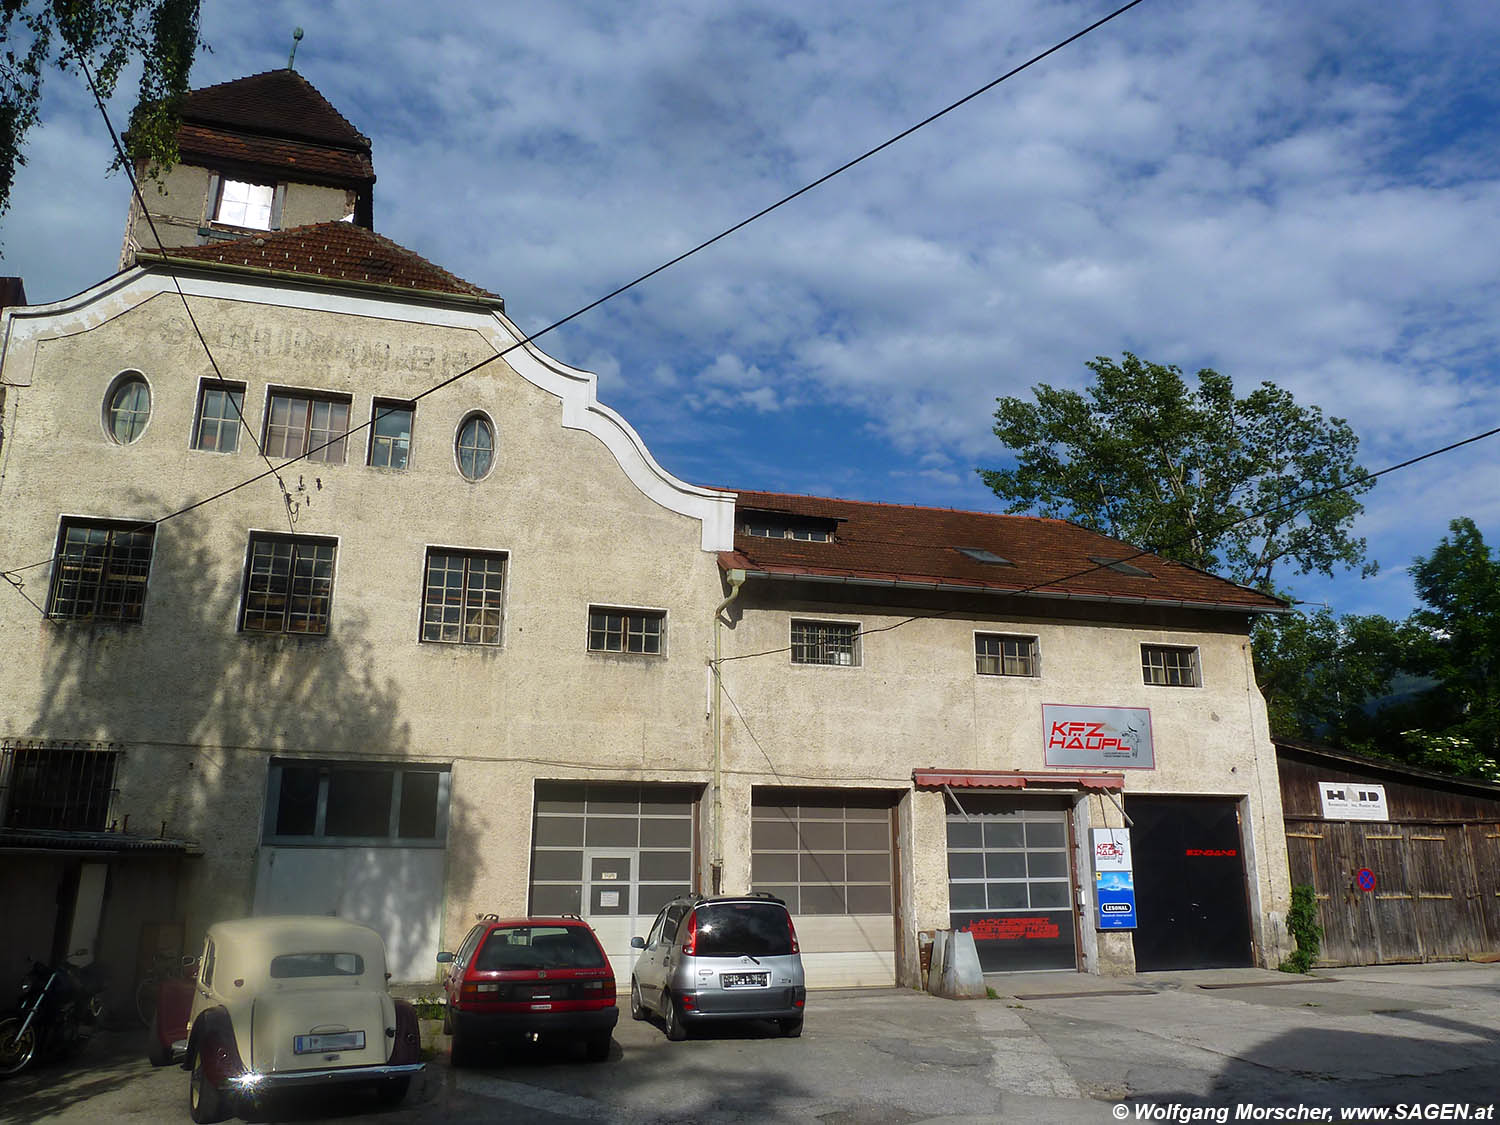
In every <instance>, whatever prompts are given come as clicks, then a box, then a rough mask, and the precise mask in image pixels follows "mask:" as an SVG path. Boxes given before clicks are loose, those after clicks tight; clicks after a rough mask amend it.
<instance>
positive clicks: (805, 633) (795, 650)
mask: <svg viewBox="0 0 1500 1125" xmlns="http://www.w3.org/2000/svg"><path fill="white" fill-rule="evenodd" d="M792 663H793V664H837V665H842V666H844V667H852V666H854V665H856V664H858V663H859V624H858V623H857V622H854V621H793V622H792Z"/></svg>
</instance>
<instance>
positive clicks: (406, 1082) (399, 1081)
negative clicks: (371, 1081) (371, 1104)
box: [375, 1078, 411, 1106]
mask: <svg viewBox="0 0 1500 1125" xmlns="http://www.w3.org/2000/svg"><path fill="white" fill-rule="evenodd" d="M410 1088H411V1079H410V1078H392V1079H389V1080H388V1081H385V1082H382V1083H381V1084H380V1085H378V1086H376V1087H375V1097H376V1098H378V1099H379V1100H380V1104H381V1105H383V1106H393V1105H400V1104H401V1102H402V1101H403V1100H404V1099H405V1097H406V1091H407V1090H409V1089H410Z"/></svg>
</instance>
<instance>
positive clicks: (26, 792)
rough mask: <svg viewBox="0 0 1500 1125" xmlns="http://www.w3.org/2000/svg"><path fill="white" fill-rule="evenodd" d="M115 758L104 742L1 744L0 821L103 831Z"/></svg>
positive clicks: (23, 825)
mask: <svg viewBox="0 0 1500 1125" xmlns="http://www.w3.org/2000/svg"><path fill="white" fill-rule="evenodd" d="M119 757H120V753H119V751H118V750H117V749H115V748H114V747H111V746H110V745H109V744H107V743H94V742H32V741H20V740H15V739H6V740H5V741H4V742H0V825H3V826H4V827H6V828H53V829H72V830H74V831H96V832H98V831H103V830H105V829H107V828H108V827H109V806H110V801H111V800H112V799H113V797H114V793H115V766H116V764H117V763H118V761H119Z"/></svg>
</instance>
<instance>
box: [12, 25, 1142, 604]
mask: <svg viewBox="0 0 1500 1125" xmlns="http://www.w3.org/2000/svg"><path fill="white" fill-rule="evenodd" d="M1142 2H1143V0H1130V2H1129V3H1127V4H1124V5H1122V6H1121V7H1119V8H1116V9H1115V10H1114V11H1112V12H1110V13H1109V14H1108V15H1106V16H1104V17H1103V18H1101V19H1098V20H1095V21H1094V22H1093V23H1091V24H1089V25H1088V26H1087V27H1085V28H1083V29H1082V30H1081V31H1076V32H1074V33H1073V34H1072V35H1070V36H1068V37H1067V38H1066V39H1063V40H1060V41H1059V42H1057V43H1054V44H1053V45H1052V46H1051V47H1048V48H1047V49H1046V50H1045V51H1042V52H1040V53H1038V54H1036V55H1033V56H1032V57H1031V58H1029V59H1027V60H1026V61H1025V62H1023V63H1021V64H1020V65H1019V66H1016V67H1013V68H1011V69H1010V70H1008V71H1006V72H1005V73H1004V74H1002V75H1000V76H999V77H998V78H995V79H992V80H991V81H989V82H986V83H985V84H984V85H983V86H980V87H979V88H978V89H976V90H973V91H971V92H970V93H968V94H965V95H964V96H963V97H961V98H959V99H958V100H957V101H955V102H951V103H950V104H948V105H946V106H944V107H943V108H942V109H940V110H938V111H937V112H936V113H932V114H929V115H928V116H927V117H924V118H923V119H922V120H921V121H918V122H917V123H916V124H915V125H912V126H909V127H908V128H906V129H903V130H902V131H901V132H899V133H897V134H896V135H895V136H893V137H890V138H889V139H887V140H885V141H882V142H881V143H880V144H878V145H876V146H875V147H874V148H871V149H868V150H866V151H865V152H863V153H861V154H860V155H859V156H856V157H854V158H853V159H852V160H848V161H845V162H844V163H843V164H840V165H839V166H838V167H837V168H835V169H833V170H832V171H831V172H827V173H825V174H824V175H822V176H819V177H818V178H817V179H816V180H813V181H812V182H811V183H808V184H804V185H803V186H802V187H800V188H798V189H797V190H796V191H793V192H791V193H790V194H788V195H785V196H782V197H781V198H780V199H778V200H777V201H776V202H774V203H772V204H770V205H769V206H767V207H763V208H761V209H760V210H759V211H757V212H755V213H754V214H753V215H751V216H750V217H749V218H746V219H742V220H740V221H739V222H737V223H735V224H734V225H733V226H730V227H727V228H725V229H724V230H722V231H720V232H719V233H718V234H716V235H714V236H713V237H711V238H707V239H704V240H703V241H702V242H700V243H698V244H697V245H696V246H694V247H692V248H691V249H689V250H685V251H683V252H682V253H681V254H678V255H677V256H676V257H675V258H671V259H669V260H668V261H666V262H663V263H662V264H661V265H659V266H657V267H656V268H654V269H651V270H648V271H647V272H645V273H643V274H641V275H640V276H639V277H637V278H635V279H634V280H633V281H628V282H626V283H625V284H624V285H621V286H619V287H618V288H616V289H612V290H610V292H608V293H606V294H604V296H602V297H599V298H597V299H596V300H593V301H590V302H589V303H588V304H586V305H584V306H583V307H581V308H579V309H575V310H574V311H573V312H571V313H569V314H568V315H567V316H565V317H562V318H561V319H559V320H555V321H553V322H552V323H551V324H549V325H547V326H546V327H545V328H542V329H540V330H539V331H536V332H533V333H531V334H529V335H526V336H523V337H522V338H521V339H520V340H517V341H516V342H515V343H514V344H511V345H509V346H508V347H506V348H505V349H503V350H502V351H498V352H496V353H495V354H494V355H492V356H490V357H489V358H487V359H483V360H480V361H479V362H478V363H476V364H473V365H472V366H470V367H467V368H465V369H464V370H462V371H459V372H457V373H456V374H454V375H451V376H449V377H448V378H446V379H443V380H441V381H440V382H438V383H436V384H434V385H433V386H431V387H429V388H427V389H426V390H425V391H422V392H421V393H420V394H418V395H416V396H415V397H414V398H413V399H412V400H411V401H413V402H415V401H418V400H420V399H423V398H426V397H427V396H428V395H430V394H433V393H435V392H437V391H440V390H442V389H443V388H444V387H448V386H451V385H452V384H454V383H456V382H458V381H459V380H460V379H462V378H465V377H466V376H468V375H471V374H473V373H474V372H475V371H477V370H479V369H480V368H481V367H484V366H485V365H487V364H490V363H493V362H494V361H495V360H497V359H501V358H503V357H505V356H507V355H509V354H510V353H511V352H513V351H515V350H516V349H517V348H520V347H524V346H525V345H527V344H530V343H531V342H532V341H534V340H538V339H540V338H541V337H543V336H545V335H547V334H548V333H549V332H553V331H555V330H556V329H558V328H561V327H562V326H563V325H565V324H567V323H569V322H570V321H573V320H576V319H577V318H578V317H580V316H583V315H584V314H585V313H587V312H591V311H593V310H594V309H596V308H598V307H599V306H600V305H602V304H604V303H605V302H606V301H611V300H613V299H614V298H616V297H618V296H620V295H621V294H623V293H625V292H627V291H629V290H631V289H634V288H635V287H636V286H637V285H641V284H643V283H644V282H646V281H649V280H650V279H651V278H653V277H655V276H656V275H657V274H659V273H661V272H662V271H664V270H667V269H670V268H672V267H673V266H675V265H677V264H679V263H681V262H683V261H685V260H686V259H688V258H690V257H692V256H693V255H694V254H697V253H698V252H699V251H702V250H706V249H708V247H710V246H712V245H713V244H714V243H716V242H719V241H721V240H722V239H725V238H728V237H729V236H730V235H732V234H734V233H735V232H737V231H740V230H743V229H744V228H745V227H747V226H749V225H750V224H751V223H753V222H755V221H756V220H758V219H762V218H764V217H765V216H766V215H769V214H770V213H771V212H772V211H775V210H777V209H778V208H781V207H784V206H785V205H786V204H788V203H790V202H792V201H793V200H794V199H797V198H799V197H801V196H803V195H806V194H807V193H808V192H810V191H812V190H813V189H814V188H817V187H820V186H821V185H823V184H825V183H827V182H828V181H829V180H831V179H833V178H834V177H835V176H838V175H841V174H842V173H844V172H847V171H848V170H849V169H850V168H853V167H854V166H855V165H856V164H860V163H862V162H864V161H865V160H868V159H869V158H870V157H872V156H874V155H876V154H877V153H879V152H883V151H884V150H885V149H887V148H890V147H891V146H892V145H894V144H895V143H897V142H898V141H901V140H904V139H905V138H907V137H909V136H911V135H912V134H913V133H915V132H916V131H917V130H919V129H922V128H925V127H926V126H928V125H930V124H932V123H933V122H934V121H936V120H938V119H939V118H941V117H945V116H946V115H948V114H949V113H952V112H953V111H954V110H956V109H958V108H959V107H960V106H963V105H966V104H967V103H969V102H971V101H973V100H974V99H975V98H977V97H979V96H981V95H982V94H986V93H988V92H989V91H990V90H993V89H994V88H995V87H996V86H999V85H1000V84H1001V83H1002V82H1005V81H1006V80H1008V79H1010V78H1013V77H1015V76H1016V75H1017V74H1020V73H1021V72H1022V71H1023V70H1026V69H1028V68H1030V67H1032V66H1034V65H1036V64H1037V63H1039V62H1041V61H1042V60H1043V59H1045V58H1047V57H1048V56H1049V55H1053V54H1055V53H1057V52H1058V51H1060V50H1062V49H1063V48H1064V47H1067V46H1068V45H1070V44H1072V43H1075V42H1077V41H1078V40H1079V39H1082V38H1083V37H1084V36H1085V35H1088V34H1089V33H1090V32H1092V31H1095V30H1097V29H1099V28H1101V27H1103V26H1104V25H1105V24H1107V23H1109V22H1110V21H1111V20H1113V19H1116V18H1117V17H1119V16H1122V15H1124V14H1125V13H1126V12H1128V11H1130V9H1131V8H1134V7H1135V6H1136V5H1138V4H1140V3H1142ZM92 85H93V83H92V81H90V86H91V87H92ZM95 100H96V101H98V95H97V93H96V94H95ZM100 112H101V113H103V112H104V107H103V104H102V102H101V103H100ZM105 124H106V125H108V124H109V116H108V114H107V113H105ZM110 135H111V137H114V136H115V133H114V128H113V127H112V126H111V127H110ZM115 144H116V151H117V152H118V151H120V148H119V141H118V139H116V141H115ZM122 163H123V157H122ZM131 186H132V187H133V188H134V187H135V179H134V177H133V176H132V177H131ZM136 198H137V199H138V200H139V199H140V191H139V189H138V188H137V189H136ZM141 210H142V212H143V213H145V212H146V207H145V203H144V202H142V203H141ZM148 221H149V214H148ZM155 233H156V231H155V227H154V226H153V227H152V234H153V235H155ZM157 246H158V247H159V250H158V253H159V254H160V256H161V258H162V260H163V261H164V262H165V261H166V260H167V259H168V255H167V253H166V250H165V248H162V247H161V238H160V237H159V236H158V237H157ZM173 283H174V284H176V285H177V286H178V292H179V293H181V292H182V289H181V285H180V283H178V282H177V278H176V275H175V274H174V275H173ZM183 307H184V308H186V307H187V298H186V297H185V296H184V297H183ZM188 315H189V317H190V318H191V316H192V314H191V312H189V314H188ZM196 328H197V323H196V321H195V322H194V329H195V330H196ZM199 339H200V340H201V339H202V335H201V333H200V335H199ZM203 347H204V350H205V351H208V344H207V341H204V343H203ZM209 361H210V362H211V363H212V362H213V357H212V355H211V354H210V356H209ZM214 369H215V371H217V370H218V368H217V366H215V368H214ZM236 410H238V407H236ZM240 420H241V422H244V416H243V414H241V416H240ZM373 423H374V419H373V418H372V419H371V420H370V421H369V422H364V423H361V424H360V425H358V426H355V427H354V428H353V429H350V430H346V431H344V432H343V433H342V434H341V435H339V436H338V437H335V438H331V439H330V440H328V441H326V442H324V443H323V444H322V445H318V446H313V447H312V448H310V449H307V450H304V451H303V452H302V453H301V454H299V455H298V456H296V457H293V458H290V459H289V460H286V461H283V462H282V463H281V464H280V465H279V466H278V465H272V464H271V463H270V460H269V459H267V461H266V464H267V470H266V472H264V473H258V474H256V475H255V476H252V477H248V478H246V479H245V480H242V481H240V482H239V483H238V484H235V485H231V486H230V487H228V488H225V489H222V490H220V491H219V492H216V493H214V494H213V495H212V496H208V497H205V498H203V499H201V500H197V501H194V502H193V503H191V504H187V505H184V506H183V507H181V508H178V509H177V510H176V511H172V512H168V513H167V514H166V515H164V516H162V517H160V518H159V519H157V520H154V521H151V523H148V524H142V525H141V527H142V528H145V527H154V526H156V525H158V524H162V523H165V522H167V521H168V520H171V519H176V518H177V517H178V516H183V515H187V514H188V513H189V512H192V511H195V510H196V509H198V508H201V507H203V506H204V505H206V504H212V503H214V502H216V501H218V500H221V499H223V498H224V497H226V496H228V495H230V494H231V493H234V492H237V491H238V490H239V489H241V488H246V487H248V486H249V485H252V484H255V483H256V482H257V481H261V480H264V479H265V478H266V477H268V476H275V477H276V479H277V482H278V483H280V484H281V489H282V494H283V495H284V496H285V495H287V493H286V485H285V483H283V482H282V481H281V477H280V475H279V472H280V470H281V469H285V468H287V467H288V466H290V465H293V464H295V463H296V462H298V461H301V460H305V459H306V458H308V457H310V456H311V455H312V454H314V453H317V452H319V451H321V450H323V449H326V448H327V447H328V446H330V445H335V444H337V443H338V442H341V441H345V440H346V439H348V438H349V437H351V436H352V435H354V434H357V433H359V432H360V431H362V430H364V429H367V428H368V427H369V426H371V425H373ZM252 437H253V435H252ZM256 448H257V449H259V448H260V446H259V443H258V442H257V445H256ZM262 456H264V452H263V451H262ZM51 561H52V559H51V557H50V556H49V557H48V558H46V559H43V560H41V561H39V562H36V563H31V564H28V565H26V566H21V567H15V568H12V569H10V570H7V571H3V572H0V573H3V574H19V573H21V572H22V571H25V570H30V569H32V568H33V567H37V566H45V565H46V564H47V563H50V562H51Z"/></svg>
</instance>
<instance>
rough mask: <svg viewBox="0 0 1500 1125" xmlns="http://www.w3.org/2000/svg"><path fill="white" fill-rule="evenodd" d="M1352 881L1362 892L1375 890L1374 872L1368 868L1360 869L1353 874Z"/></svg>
mask: <svg viewBox="0 0 1500 1125" xmlns="http://www.w3.org/2000/svg"><path fill="white" fill-rule="evenodd" d="M1354 879H1355V882H1357V883H1358V884H1359V889H1360V890H1362V891H1373V890H1374V889H1375V872H1373V871H1371V870H1370V869H1369V868H1368V867H1361V868H1360V869H1359V871H1357V872H1356V873H1355V876H1354Z"/></svg>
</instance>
